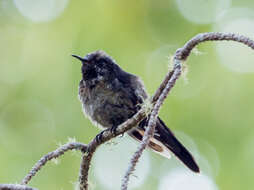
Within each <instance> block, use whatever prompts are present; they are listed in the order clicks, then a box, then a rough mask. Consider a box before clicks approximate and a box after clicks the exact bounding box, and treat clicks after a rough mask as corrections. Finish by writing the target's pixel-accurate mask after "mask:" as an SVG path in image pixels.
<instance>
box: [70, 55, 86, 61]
mask: <svg viewBox="0 0 254 190" xmlns="http://www.w3.org/2000/svg"><path fill="white" fill-rule="evenodd" d="M71 56H72V57H75V58H76V59H79V60H80V61H82V63H84V62H86V61H87V59H85V58H82V57H80V56H78V55H71Z"/></svg>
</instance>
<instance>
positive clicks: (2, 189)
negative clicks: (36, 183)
mask: <svg viewBox="0 0 254 190" xmlns="http://www.w3.org/2000/svg"><path fill="white" fill-rule="evenodd" d="M0 190H37V189H35V188H32V187H27V186H25V185H18V184H0Z"/></svg>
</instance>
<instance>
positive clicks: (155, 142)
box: [129, 118, 199, 172]
mask: <svg viewBox="0 0 254 190" xmlns="http://www.w3.org/2000/svg"><path fill="white" fill-rule="evenodd" d="M141 125H142V123H141ZM143 125H145V123H144V124H143ZM144 127H145V126H140V127H138V128H135V129H133V130H131V131H130V132H129V135H130V136H132V137H133V138H135V139H137V140H139V141H141V140H142V138H143V135H144ZM148 146H149V147H150V148H151V149H152V150H153V151H155V152H156V153H159V154H161V155H162V156H165V157H167V158H170V151H171V152H173V153H174V154H175V156H176V157H177V158H178V159H179V160H181V161H182V162H183V163H184V164H185V165H186V166H187V167H188V168H189V169H191V170H192V171H194V172H199V167H198V165H197V163H196V161H195V160H194V158H193V156H192V155H191V154H190V152H189V151H188V150H187V149H186V148H185V147H184V146H183V145H182V144H181V143H180V142H179V141H178V140H177V139H176V137H175V136H174V134H173V133H172V132H171V131H170V129H169V128H168V127H167V126H166V125H165V124H164V123H163V121H162V120H161V119H160V118H158V121H157V124H156V128H155V134H154V137H153V138H151V140H150V142H149V145H148Z"/></svg>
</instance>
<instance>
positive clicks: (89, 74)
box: [85, 69, 97, 79]
mask: <svg viewBox="0 0 254 190" xmlns="http://www.w3.org/2000/svg"><path fill="white" fill-rule="evenodd" d="M96 77H97V73H96V71H95V69H89V70H87V71H86V72H85V78H86V79H93V78H96Z"/></svg>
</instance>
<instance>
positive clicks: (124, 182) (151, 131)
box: [121, 60, 181, 190]
mask: <svg viewBox="0 0 254 190" xmlns="http://www.w3.org/2000/svg"><path fill="white" fill-rule="evenodd" d="M173 71H174V72H173V74H172V75H170V76H171V77H169V79H170V80H169V81H168V83H167V85H166V87H165V88H164V89H163V91H162V93H161V95H160V96H159V99H158V100H157V101H156V103H155V106H154V108H153V109H152V112H151V115H150V118H149V121H148V126H147V128H146V131H145V133H144V136H143V139H142V142H141V144H140V146H139V147H138V150H137V151H136V152H135V153H134V155H133V156H132V158H131V161H130V164H129V167H128V169H127V171H126V173H125V175H124V178H123V180H122V186H121V189H122V190H127V188H128V182H129V178H130V175H131V174H132V172H133V171H134V170H135V167H136V165H137V163H138V160H139V158H140V157H141V155H142V153H143V151H144V150H145V148H146V147H147V145H148V143H149V141H150V138H151V137H153V135H154V130H155V126H156V121H157V116H158V114H159V110H160V107H161V106H162V104H163V102H164V100H165V99H166V97H167V95H168V94H169V92H170V90H171V89H172V88H173V86H174V85H175V82H176V80H177V79H178V77H179V76H180V75H181V62H180V61H178V60H175V65H174V70H173ZM169 73H170V74H171V73H172V72H169ZM164 81H165V80H164Z"/></svg>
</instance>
